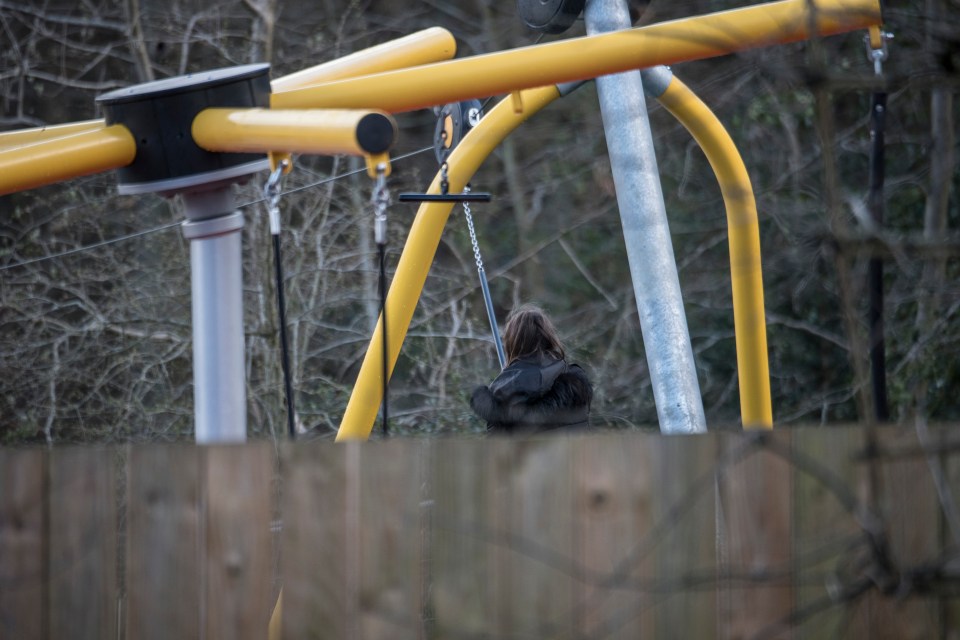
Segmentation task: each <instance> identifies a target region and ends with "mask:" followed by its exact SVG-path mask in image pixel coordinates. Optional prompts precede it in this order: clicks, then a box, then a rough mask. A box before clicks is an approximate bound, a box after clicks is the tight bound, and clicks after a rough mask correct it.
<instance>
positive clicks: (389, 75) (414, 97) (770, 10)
mask: <svg viewBox="0 0 960 640" xmlns="http://www.w3.org/2000/svg"><path fill="white" fill-rule="evenodd" d="M880 22H881V16H880V5H879V0H819V1H817V2H814V1H811V0H783V1H781V2H771V3H765V4H758V5H753V6H750V7H746V8H742V9H734V10H731V11H723V12H719V13H712V14H707V15H703V16H696V17H692V18H685V19H682V20H673V21H670V22H664V23H661V24H655V25H651V26H647V27H639V28H636V29H627V30H624V31H617V32H613V33H604V34H600V35H594V36H587V37H582V38H571V39H568V40H562V41H559V42H553V43H549V44H541V45H535V46H531V47H524V48H520V49H512V50H509V51H501V52H498V53H491V54H487V55H482V56H473V57H470V58H461V59H458V60H450V61H447V62H439V63H436V64H428V65H423V66H420V67H414V68H412V69H400V70H396V71H389V72H385V73H378V74H375V75H371V76H364V77H362V78H353V79H349V80H340V81H337V82H331V83H328V84H324V85H320V86H315V87H310V88H306V89H297V90H293V91H283V92H279V93H274V94H273V95H272V96H271V101H270V104H271V106H272V107H274V108H282V109H289V108H318V107H324V108H335V109H348V108H371V109H373V108H379V109H383V110H385V111H390V112H398V111H409V110H412V109H419V108H424V107H429V106H433V105H437V104H446V103H448V102H457V101H460V100H465V99H468V98H482V97H485V96H490V95H495V94H501V93H509V92H511V91H515V90H517V89H526V88H530V87H542V86H545V85H548V84H556V83H562V82H569V81H573V80H583V79H586V78H595V77H597V76H601V75H605V74H609V73H618V72H621V71H627V70H630V69H638V68H643V67H652V66H656V65H660V64H674V63H677V62H683V61H687V60H698V59H703V58H709V57H713V56H719V55H724V54H728V53H732V52H734V51H742V50H744V49H750V48H755V47H761V46H765V45H771V44H783V43H787V42H795V41H798V40H803V39H806V38H808V37H810V36H811V35H814V34H816V35H820V36H827V35H832V34H836V33H842V32H845V31H853V30H856V29H866V28H867V27H870V26H871V25H875V24H880Z"/></svg>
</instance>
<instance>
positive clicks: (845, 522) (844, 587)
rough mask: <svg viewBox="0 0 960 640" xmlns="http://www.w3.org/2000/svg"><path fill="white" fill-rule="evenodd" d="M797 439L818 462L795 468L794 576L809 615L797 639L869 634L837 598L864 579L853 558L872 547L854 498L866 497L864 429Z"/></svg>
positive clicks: (810, 432) (800, 433)
mask: <svg viewBox="0 0 960 640" xmlns="http://www.w3.org/2000/svg"><path fill="white" fill-rule="evenodd" d="M793 442H794V446H795V449H796V450H797V451H799V452H800V454H802V455H804V456H806V458H808V459H810V460H811V461H813V463H814V466H811V467H809V468H808V467H798V468H796V469H795V471H794V481H793V486H794V509H793V510H794V525H793V535H794V554H793V574H794V585H795V588H796V600H797V604H796V608H797V610H798V611H799V612H802V613H803V615H802V617H800V618H798V619H797V621H796V629H795V631H794V637H795V638H797V640H802V639H804V638H809V639H810V640H818V639H819V638H838V637H852V638H856V637H863V638H866V637H869V632H868V629H867V628H865V627H864V626H863V623H864V619H863V618H862V617H861V616H850V615H849V614H850V611H849V610H848V608H847V606H846V603H844V602H839V601H837V598H838V597H841V596H840V594H843V593H846V592H847V591H848V590H850V589H851V588H853V585H854V583H855V581H856V579H857V578H858V577H859V576H855V575H853V574H852V573H851V571H850V568H851V567H852V566H853V564H854V563H853V562H851V560H852V559H853V558H855V557H858V556H860V555H861V554H863V553H864V552H865V551H866V549H867V547H868V544H867V538H866V537H865V535H864V531H863V529H862V528H861V527H860V525H859V523H858V520H857V517H856V515H857V514H855V513H852V512H851V509H850V505H849V502H848V501H849V500H850V499H853V500H854V501H856V500H859V499H862V496H860V495H858V493H857V491H858V487H862V486H863V469H862V468H861V467H860V466H859V465H857V464H855V463H854V460H855V459H856V457H857V456H858V455H859V454H860V452H861V451H862V450H863V431H862V430H861V429H852V428H846V427H836V428H829V429H798V430H795V431H794V432H793Z"/></svg>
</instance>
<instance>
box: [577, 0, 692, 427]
mask: <svg viewBox="0 0 960 640" xmlns="http://www.w3.org/2000/svg"><path fill="white" fill-rule="evenodd" d="M584 18H585V21H586V26H587V34H588V35H595V34H598V33H605V32H609V31H617V30H620V29H629V28H630V27H631V24H630V11H629V9H628V7H627V2H626V0H589V1H588V2H587V5H586V9H585V11H584ZM596 82H597V94H598V96H599V98H600V112H601V114H602V116H603V128H604V133H605V135H606V139H607V150H608V153H609V155H610V166H611V169H612V171H613V181H614V185H615V186H616V190H617V204H618V205H619V207H620V221H621V224H622V225H623V237H624V242H625V243H626V245H627V259H628V261H629V263H630V277H631V278H632V279H633V290H634V294H635V296H636V300H637V311H638V312H639V314H640V329H641V331H642V333H643V344H644V349H645V350H646V354H647V364H648V367H649V369H650V382H651V386H652V387H653V397H654V400H655V401H656V405H657V417H658V418H659V421H660V430H661V431H662V432H663V433H671V434H675V433H703V432H705V431H706V430H707V426H706V419H705V417H704V415H703V400H702V399H701V397H700V385H699V383H698V382H697V370H696V365H695V364H694V360H693V349H692V348H691V346H690V333H689V331H688V329H687V318H686V315H685V314H684V311H683V297H682V296H681V294H680V279H679V277H678V275H677V263H676V260H675V258H674V255H673V244H672V240H671V238H670V228H669V226H668V224H667V212H666V207H665V206H664V203H663V192H662V191H661V188H660V175H659V173H658V172H657V158H656V155H655V153H654V148H653V136H652V134H651V133H650V121H649V118H648V117H647V105H646V100H645V97H644V94H643V82H642V80H641V78H640V72H639V71H628V72H625V73H619V74H616V75H609V76H603V77H600V78H597V80H596Z"/></svg>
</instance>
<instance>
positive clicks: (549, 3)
mask: <svg viewBox="0 0 960 640" xmlns="http://www.w3.org/2000/svg"><path fill="white" fill-rule="evenodd" d="M584 4H585V0H517V11H518V12H519V13H520V18H521V19H522V20H523V22H524V24H526V25H527V26H528V27H530V28H531V29H533V30H534V31H540V32H542V33H554V34H555V33H563V32H564V31H566V30H567V29H569V28H570V27H571V26H573V23H574V22H576V20H577V18H578V17H579V16H580V12H581V11H583V6H584Z"/></svg>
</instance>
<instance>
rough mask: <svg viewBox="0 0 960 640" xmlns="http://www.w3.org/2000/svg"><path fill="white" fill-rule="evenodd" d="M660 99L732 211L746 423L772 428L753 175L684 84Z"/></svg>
mask: <svg viewBox="0 0 960 640" xmlns="http://www.w3.org/2000/svg"><path fill="white" fill-rule="evenodd" d="M658 100H659V102H660V104H662V105H663V106H664V107H665V108H666V109H668V110H669V111H670V113H672V114H673V115H674V116H675V117H676V118H677V120H679V121H680V123H681V124H683V126H684V127H686V128H687V130H688V131H689V132H690V134H691V135H692V136H693V137H694V139H695V140H696V141H697V143H698V144H699V145H700V148H701V149H703V152H704V154H705V155H706V156H707V160H708V161H709V162H710V166H711V167H713V171H714V173H715V174H716V176H717V181H718V182H719V183H720V191H721V193H722V194H723V201H724V204H725V206H726V209H727V233H728V236H729V243H730V278H731V281H732V284H733V320H734V331H735V333H736V342H737V371H738V375H739V380H740V414H741V420H742V422H743V426H744V428H747V429H749V428H761V429H772V428H773V409H772V404H771V401H770V370H769V364H768V360H767V323H766V317H765V315H764V310H763V273H762V270H761V265H760V227H759V224H758V222H757V203H756V200H755V199H754V197H753V188H752V186H751V185H750V176H749V175H748V174H747V168H746V167H745V166H744V164H743V160H742V159H741V157H740V153H739V152H738V151H737V148H736V146H735V145H734V144H733V140H732V139H731V138H730V135H729V134H728V133H727V131H726V129H724V127H723V125H722V124H721V123H720V121H719V120H718V119H717V117H716V116H715V115H714V114H713V112H712V111H710V109H709V108H708V107H707V106H706V105H705V104H704V103H703V102H702V101H701V100H700V98H698V97H697V96H696V95H695V94H694V93H693V92H692V91H691V90H690V89H689V88H687V86H686V85H685V84H683V83H682V82H681V81H680V80H678V79H677V78H676V77H674V78H673V79H672V80H671V82H670V84H669V85H668V86H667V90H666V91H665V92H664V93H663V95H662V96H660V98H658Z"/></svg>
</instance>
